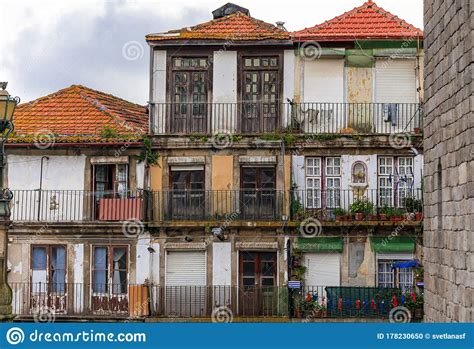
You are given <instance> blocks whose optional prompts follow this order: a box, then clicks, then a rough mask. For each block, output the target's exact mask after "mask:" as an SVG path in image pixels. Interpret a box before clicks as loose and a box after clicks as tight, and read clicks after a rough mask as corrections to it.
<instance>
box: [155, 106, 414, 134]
mask: <svg viewBox="0 0 474 349" xmlns="http://www.w3.org/2000/svg"><path fill="white" fill-rule="evenodd" d="M150 129H151V130H152V133H153V134H156V135H183V136H189V135H213V134H222V133H226V134H241V135H265V134H268V133H281V132H285V131H286V132H292V133H295V134H366V135H386V134H397V133H413V134H418V133H420V132H421V129H422V110H421V105H420V104H418V103H278V102H273V103H271V102H239V103H200V102H195V103H153V104H152V105H151V128H150Z"/></svg>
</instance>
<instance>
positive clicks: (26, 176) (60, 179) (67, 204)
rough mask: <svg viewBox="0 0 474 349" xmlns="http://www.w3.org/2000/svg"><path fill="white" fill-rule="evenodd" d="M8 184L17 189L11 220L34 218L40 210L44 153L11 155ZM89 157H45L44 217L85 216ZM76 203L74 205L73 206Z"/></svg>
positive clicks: (77, 217)
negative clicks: (86, 166) (83, 208)
mask: <svg viewBox="0 0 474 349" xmlns="http://www.w3.org/2000/svg"><path fill="white" fill-rule="evenodd" d="M7 161H8V174H7V175H8V186H9V188H10V189H11V190H13V191H14V198H13V206H12V219H13V220H18V219H22V220H31V219H35V217H37V214H38V211H39V198H40V196H39V192H32V191H22V190H32V189H39V186H40V173H41V156H31V155H9V156H8V159H7ZM85 165H86V156H85V155H78V156H53V155H52V156H49V160H46V159H44V160H43V185H42V189H43V190H44V191H43V193H42V195H41V210H40V211H41V213H40V216H41V218H43V219H52V220H57V219H60V218H61V217H62V218H64V219H66V218H67V219H69V220H81V219H82V213H83V212H82V206H83V205H82V204H83V199H84V196H83V195H82V193H81V192H78V190H84V189H89V188H84V175H85ZM71 203H75V205H71Z"/></svg>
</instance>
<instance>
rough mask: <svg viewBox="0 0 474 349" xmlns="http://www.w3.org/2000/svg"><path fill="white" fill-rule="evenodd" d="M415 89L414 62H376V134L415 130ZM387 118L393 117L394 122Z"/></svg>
mask: <svg viewBox="0 0 474 349" xmlns="http://www.w3.org/2000/svg"><path fill="white" fill-rule="evenodd" d="M416 85H417V84H416V60H415V59H391V60H389V59H377V61H376V62H375V102H376V103H381V104H380V105H378V106H377V113H375V115H374V116H375V118H376V120H375V126H376V130H377V131H378V132H383V133H385V132H391V133H398V132H406V131H411V130H413V128H414V127H419V124H418V118H417V116H416V115H418V106H417V105H416V103H417V102H418V101H417V99H418V98H417V92H416V88H417V86H416ZM382 103H383V104H382ZM395 103H403V104H398V105H393V104H395ZM393 108H395V109H393ZM389 110H392V111H389ZM389 114H394V115H395V117H394V120H395V121H391V119H392V117H389ZM389 119H390V120H389Z"/></svg>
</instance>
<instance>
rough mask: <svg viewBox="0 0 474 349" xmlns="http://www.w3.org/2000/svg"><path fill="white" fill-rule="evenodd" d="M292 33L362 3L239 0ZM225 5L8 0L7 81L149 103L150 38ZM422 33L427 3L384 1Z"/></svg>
mask: <svg viewBox="0 0 474 349" xmlns="http://www.w3.org/2000/svg"><path fill="white" fill-rule="evenodd" d="M233 2H234V3H237V4H239V5H241V6H244V7H246V8H248V9H249V10H250V13H251V15H252V16H253V17H256V18H259V19H262V20H264V21H266V22H270V23H275V22H276V21H284V22H285V27H286V28H287V29H288V30H290V31H291V30H297V29H302V28H305V27H310V26H313V25H315V24H318V23H321V22H323V21H324V20H327V19H330V18H332V17H335V16H337V15H340V14H342V13H343V12H345V11H348V10H350V9H352V8H354V7H356V6H359V5H361V4H362V3H363V0H234V1H233ZM224 3H226V0H194V1H190V0H160V1H156V0H116V1H112V0H107V1H102V0H42V1H38V0H1V5H2V6H1V9H0V23H1V24H2V36H1V39H0V81H9V85H8V90H9V92H10V93H11V94H12V95H18V96H20V97H21V99H22V101H23V102H26V101H30V100H33V99H35V98H38V97H41V96H44V95H46V94H48V93H51V92H54V91H56V90H58V89H61V88H64V87H67V86H70V85H72V84H82V85H85V86H88V87H91V88H95V89H98V90H101V91H104V92H108V93H112V94H115V95H117V96H120V97H122V98H125V99H128V100H130V101H133V102H136V103H141V104H145V103H146V101H147V96H148V48H147V46H146V43H145V40H144V36H145V34H148V33H153V32H162V31H167V30H169V29H176V28H181V27H184V26H192V25H194V24H198V23H201V22H204V21H207V20H209V19H211V11H212V10H214V9H216V8H218V7H220V6H221V5H223V4H224ZM376 3H377V4H378V5H379V6H381V7H383V8H385V9H386V10H388V11H390V12H392V13H394V14H396V15H398V16H399V17H401V18H403V19H405V20H407V21H408V22H409V23H412V24H414V25H415V26H417V27H419V28H422V27H423V1H422V0H377V1H376Z"/></svg>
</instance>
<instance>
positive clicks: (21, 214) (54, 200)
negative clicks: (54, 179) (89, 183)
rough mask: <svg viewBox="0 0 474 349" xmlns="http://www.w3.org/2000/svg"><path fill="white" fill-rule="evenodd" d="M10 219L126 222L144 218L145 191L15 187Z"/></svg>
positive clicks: (24, 220) (20, 220)
mask: <svg viewBox="0 0 474 349" xmlns="http://www.w3.org/2000/svg"><path fill="white" fill-rule="evenodd" d="M12 193H13V199H12V201H11V203H12V207H11V219H12V220H13V221H18V222H34V221H38V222H81V221H103V222H114V221H125V220H133V219H135V220H142V219H143V218H144V200H143V191H142V190H133V191H127V192H121V193H117V192H111V191H91V190H13V191H12Z"/></svg>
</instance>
